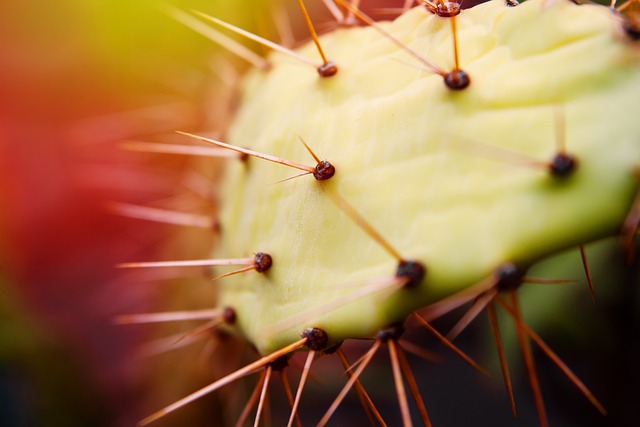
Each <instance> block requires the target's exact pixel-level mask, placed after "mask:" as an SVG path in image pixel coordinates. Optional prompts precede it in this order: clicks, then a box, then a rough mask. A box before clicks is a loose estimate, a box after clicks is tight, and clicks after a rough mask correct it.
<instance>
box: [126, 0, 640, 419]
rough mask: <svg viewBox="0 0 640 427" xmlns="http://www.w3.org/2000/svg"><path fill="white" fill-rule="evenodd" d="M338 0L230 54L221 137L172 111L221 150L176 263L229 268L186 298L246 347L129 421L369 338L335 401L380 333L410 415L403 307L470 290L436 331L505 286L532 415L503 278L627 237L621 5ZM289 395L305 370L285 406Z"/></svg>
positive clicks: (454, 298)
mask: <svg viewBox="0 0 640 427" xmlns="http://www.w3.org/2000/svg"><path fill="white" fill-rule="evenodd" d="M331 4H332V5H333V3H331ZM336 4H337V5H336V9H335V11H336V13H338V12H339V13H342V14H344V17H345V19H344V20H343V22H342V23H343V24H344V25H342V26H339V28H337V29H336V30H334V31H332V32H330V33H328V34H325V35H323V36H322V37H320V38H319V39H315V41H316V43H311V42H310V43H308V44H307V45H305V46H302V47H300V48H299V49H297V50H296V51H295V52H288V51H286V50H285V49H280V51H278V52H274V53H272V54H270V55H269V56H268V57H267V62H265V63H264V64H265V65H266V64H268V67H263V69H255V70H252V71H250V72H249V73H248V75H247V76H246V77H245V79H244V81H243V86H242V95H241V102H240V107H239V109H238V111H237V112H236V115H235V119H234V121H233V123H232V126H231V128H230V129H229V131H228V133H227V134H226V136H225V137H224V138H223V139H222V140H217V139H211V138H207V137H205V136H202V135H201V134H199V133H198V134H192V133H184V132H182V134H183V136H184V138H185V140H186V138H187V137H189V138H191V139H192V140H193V139H196V140H198V141H200V142H202V143H203V146H206V145H205V144H210V145H215V146H216V148H211V149H210V150H211V151H210V152H211V153H213V152H214V151H213V150H218V149H220V148H222V149H223V150H226V153H227V154H229V153H231V154H229V155H231V157H236V158H232V159H229V160H227V163H226V170H225V175H224V179H223V184H222V185H223V195H222V197H221V201H222V203H221V204H222V208H221V212H220V215H219V220H218V222H217V224H218V225H219V229H220V231H219V233H220V243H219V245H217V247H216V248H215V249H214V252H213V255H212V260H211V261H207V260H202V261H193V262H191V261H187V262H185V263H184V265H215V266H220V265H223V266H224V265H233V264H237V265H239V266H240V267H239V268H240V270H237V271H232V270H224V271H221V272H220V274H222V276H221V277H219V278H218V280H216V282H215V284H214V285H213V286H216V287H217V289H218V299H217V301H216V304H215V308H214V309H213V310H208V311H206V312H203V313H199V314H196V316H200V315H202V317H201V318H205V319H209V320H211V319H213V320H211V322H210V323H208V324H207V325H205V329H208V328H211V327H214V326H215V327H216V328H219V330H220V331H221V333H229V334H232V335H235V336H237V337H240V338H241V339H243V340H246V341H247V342H248V343H249V344H250V345H252V346H253V347H255V348H256V349H257V350H258V352H259V353H260V354H261V355H262V357H260V358H258V359H257V360H256V361H255V362H252V363H250V364H248V365H247V366H245V367H241V368H240V369H239V370H238V371H236V372H234V373H232V374H230V375H229V376H225V377H223V378H222V379H221V380H219V381H216V382H214V383H213V384H211V385H210V386H208V387H205V388H203V389H201V390H199V391H197V392H195V393H194V394H192V395H190V396H188V397H185V398H184V399H182V400H180V401H178V402H176V403H174V404H172V405H169V406H168V407H166V408H165V409H163V410H161V411H159V412H157V413H155V414H153V415H151V416H150V417H149V418H147V419H145V420H143V421H142V424H147V423H150V422H153V421H155V420H156V419H158V418H160V417H162V416H164V415H167V414H168V413H170V412H173V411H176V410H178V409H180V408H181V407H182V406H184V405H185V404H187V403H189V402H191V401H193V400H195V399H197V398H199V397H201V396H203V395H205V394H208V393H210V392H213V391H214V390H217V389H219V388H222V387H224V386H225V385H227V384H228V383H231V382H233V381H235V380H237V379H239V378H241V377H244V376H246V375H248V374H249V373H252V372H254V371H257V370H261V371H262V372H263V374H262V377H261V378H262V379H261V380H260V384H267V383H268V380H267V379H265V377H266V378H269V377H268V376H267V375H269V376H270V375H271V372H272V370H274V369H276V368H274V366H277V363H278V361H279V360H282V359H283V358H286V357H288V356H289V355H291V354H293V353H295V352H298V351H302V350H308V352H309V353H308V354H309V356H308V357H307V359H306V360H307V361H306V363H305V369H304V370H303V376H302V379H301V381H300V382H301V384H304V379H305V378H306V376H307V375H308V374H309V369H310V367H311V364H312V362H313V360H314V358H315V356H316V355H317V354H320V353H327V354H329V353H332V352H336V351H337V352H338V353H339V354H340V355H341V357H342V356H343V353H342V352H341V350H339V346H340V345H341V344H342V343H343V342H349V340H355V339H365V340H367V339H368V340H372V341H373V343H374V344H373V346H372V347H371V349H370V350H369V351H368V352H367V353H366V354H365V356H364V359H363V361H362V363H361V364H360V365H358V367H357V368H353V369H352V370H351V371H350V375H349V379H348V381H347V386H346V387H345V388H344V389H343V392H341V393H340V394H339V395H338V396H339V398H338V399H336V401H335V402H336V404H335V406H337V405H338V403H339V402H340V399H341V398H342V396H343V394H344V393H346V392H347V391H348V389H349V387H352V386H355V387H356V388H357V390H358V393H359V394H360V396H364V400H366V399H367V398H366V393H365V392H364V391H363V389H362V388H361V386H360V385H359V381H358V376H359V375H360V374H361V373H362V372H363V370H364V369H365V368H366V365H367V362H368V361H369V360H370V359H371V357H373V355H374V353H375V352H376V351H377V350H378V348H379V347H380V346H381V345H382V344H387V346H388V349H389V352H390V354H391V355H392V366H393V370H394V378H395V379H396V387H397V389H398V399H399V405H400V408H401V412H402V422H403V424H404V425H410V424H411V415H410V414H409V406H408V403H407V398H406V395H405V391H404V386H403V380H402V377H403V376H404V377H405V378H406V381H407V384H408V386H409V387H410V388H411V390H412V394H413V395H414V398H415V399H416V402H417V406H418V408H419V412H421V415H422V419H423V421H424V423H425V424H428V423H429V421H428V415H427V414H426V411H425V410H424V405H423V403H421V402H422V400H421V399H420V397H419V394H418V393H417V392H416V391H415V384H414V383H415V381H414V380H413V379H412V378H413V377H412V375H411V374H410V371H409V369H408V365H407V364H406V361H405V357H404V355H403V352H402V346H401V344H400V341H399V339H400V335H401V334H402V331H403V330H404V327H403V326H402V325H408V324H412V325H423V326H425V327H427V328H429V330H431V331H433V333H435V334H438V332H437V331H434V330H433V329H431V328H432V327H431V325H430V321H431V320H433V319H435V318H437V317H439V316H440V315H442V314H445V313H447V312H449V311H451V310H453V309H455V308H457V307H459V306H462V305H464V304H467V303H470V304H471V309H470V310H469V312H468V313H469V314H467V315H465V316H463V319H462V320H461V322H460V323H459V324H458V325H457V326H456V327H455V328H454V331H453V332H452V333H451V334H450V335H449V337H450V338H452V339H453V337H454V336H455V335H457V333H459V332H460V331H461V330H462V329H464V328H465V327H466V325H467V324H468V323H469V322H471V321H472V320H473V318H474V317H475V315H477V314H478V313H479V312H480V311H481V310H483V309H486V310H487V312H488V313H489V315H490V317H491V318H492V319H495V308H494V307H495V306H496V305H499V306H500V307H502V309H503V311H504V312H506V313H507V314H509V315H510V316H512V317H513V318H514V319H515V325H516V330H517V335H518V341H519V344H520V346H521V348H522V353H523V356H524V361H525V365H526V366H527V370H528V372H529V373H530V375H529V376H530V378H531V382H532V386H531V387H532V391H533V394H534V399H535V401H536V402H535V403H536V406H537V409H538V413H539V419H540V421H539V422H540V424H541V425H547V420H546V416H545V414H544V406H543V404H542V398H541V396H540V392H539V389H538V386H537V380H536V379H535V367H534V366H533V362H532V359H531V354H530V345H531V344H530V342H533V343H535V344H536V345H539V346H541V347H542V348H545V347H546V345H545V344H544V342H542V341H541V339H540V338H539V337H538V335H536V334H535V333H534V332H533V331H532V330H531V328H529V327H528V326H526V325H525V324H524V322H523V320H522V316H521V315H520V313H519V305H518V301H517V298H516V296H515V295H516V293H515V291H516V290H517V289H518V288H519V287H520V286H521V285H522V284H523V283H530V282H543V283H545V282H546V283H560V282H561V281H559V280H558V281H556V280H555V279H557V278H536V277H532V276H530V275H529V274H528V273H527V272H528V270H529V269H530V268H531V267H532V266H534V265H536V264H537V263H539V262H541V261H542V260H545V259H548V258H550V257H552V256H554V255H555V254H558V253H561V252H563V251H566V250H568V249H571V248H583V247H584V245H585V244H587V243H589V242H592V241H595V240H598V239H601V238H604V237H608V236H615V235H617V234H620V233H621V231H622V234H623V237H624V239H623V240H624V243H625V244H626V247H627V248H628V249H629V251H631V249H630V248H631V246H632V240H633V236H634V234H635V230H636V225H637V222H638V213H637V211H638V202H637V201H635V202H634V198H635V195H636V193H637V192H638V188H639V182H638V170H639V169H638V167H639V165H640V144H638V141H637V139H636V138H637V137H638V135H639V134H640V122H639V121H638V120H637V119H636V112H637V111H639V110H640V97H639V96H638V93H639V92H638V90H639V89H640V66H639V65H640V62H639V59H640V58H638V47H637V45H636V44H635V41H634V40H635V39H636V38H637V31H634V28H635V26H634V25H635V21H634V20H633V19H634V18H633V15H632V14H630V15H629V16H623V15H621V14H618V13H616V12H615V11H614V10H612V9H611V8H607V7H604V6H598V5H576V4H574V3H571V2H569V1H564V0H557V1H554V0H548V1H543V0H529V1H527V2H525V3H523V4H520V5H517V4H516V3H508V4H506V3H505V2H504V1H503V0H494V1H490V2H488V3H484V4H481V5H478V6H475V7H473V8H471V9H467V10H460V8H459V5H457V4H455V3H448V2H446V3H444V2H443V3H440V2H435V3H429V2H423V3H421V4H420V5H418V6H417V7H414V8H411V9H408V10H406V11H404V12H403V13H402V14H401V15H400V16H399V17H398V18H396V19H395V20H393V21H391V22H380V23H375V22H373V21H372V20H371V19H370V18H368V17H367V15H365V14H363V13H362V12H360V11H359V10H358V9H357V8H356V7H355V6H353V5H351V4H350V3H346V2H344V1H337V2H336ZM632 6H633V5H632ZM630 9H632V8H630ZM174 14H175V16H176V17H178V18H179V19H180V20H183V21H187V22H193V21H192V20H193V19H195V18H194V17H193V16H191V15H188V17H186V16H187V15H184V14H182V12H180V13H177V12H175V13H174ZM195 16H197V17H198V19H202V21H203V22H207V23H209V24H210V25H212V26H214V27H216V26H220V25H223V26H227V27H228V25H226V24H224V23H221V22H220V21H218V20H217V19H215V18H212V17H209V16H208V15H204V14H196V15H195ZM349 19H350V20H351V21H356V20H359V21H361V22H364V23H365V25H347V23H348V22H349ZM319 47H320V59H319V60H318V59H317V58H318V56H319V55H318V51H317V50H318V48H319ZM309 64H311V65H312V66H309ZM267 68H268V69H267ZM189 153H191V154H202V151H200V152H197V150H196V149H195V148H190V149H187V154H189ZM582 253H583V254H584V250H583V251H582ZM198 262H199V263H200V264H198ZM161 265H162V263H160V264H158V263H134V264H128V265H126V266H127V267H153V266H156V267H157V266H161ZM164 265H172V266H178V265H180V263H179V262H168V263H166V264H164ZM585 265H586V264H585ZM223 273H224V274H223ZM438 335H439V334H438ZM443 339H444V338H443ZM446 342H447V344H448V345H450V346H453V344H451V343H450V342H449V341H446ZM454 348H455V347H454ZM547 350H548V351H547ZM547 350H545V352H547V354H552V353H551V350H550V349H547ZM458 351H459V350H458ZM462 355H463V357H465V358H466V356H465V355H464V354H462ZM471 363H474V362H471ZM557 363H558V364H559V365H561V366H564V364H563V362H561V361H559V360H558V361H557ZM474 364H475V363H474ZM503 371H504V373H505V378H506V379H507V384H508V383H509V381H508V375H507V370H506V367H505V366H504V365H503ZM267 372H268V374H267ZM565 372H567V371H565ZM568 375H569V377H570V378H571V379H572V381H573V382H574V383H576V384H577V385H578V387H579V388H580V389H581V391H582V392H583V393H584V394H585V395H586V397H587V398H588V399H589V400H591V401H592V403H593V404H594V405H595V406H596V408H597V409H599V410H600V411H601V412H604V408H602V405H601V404H600V403H599V402H598V401H597V400H596V398H595V397H594V396H593V395H592V394H591V393H590V392H589V391H588V390H586V388H584V386H583V385H582V383H581V382H579V380H578V379H577V378H576V377H575V376H574V375H573V374H572V373H571V372H570V371H569V372H568ZM265 387H266V386H265ZM258 388H259V387H257V388H256V390H258ZM336 394H338V393H336ZM301 395H302V387H300V388H299V390H298V392H297V393H296V397H295V401H294V402H292V404H293V405H294V409H293V410H292V412H291V414H292V415H291V417H290V419H289V425H291V423H292V422H293V421H294V419H295V417H294V414H295V407H297V406H298V405H299V403H300V399H301ZM256 396H257V395H256ZM256 399H257V398H256ZM260 402H261V404H262V399H261V401H260ZM365 406H366V405H365ZM334 409H335V407H334V406H332V407H331V409H330V410H329V411H328V412H327V413H326V414H325V416H324V417H323V418H322V421H321V422H320V424H322V425H324V423H326V422H328V420H329V419H330V417H331V415H332V411H333V410H334ZM369 410H370V411H373V412H375V411H374V410H373V408H371V409H369ZM278 423H281V422H280V421H278ZM282 423H284V421H282Z"/></svg>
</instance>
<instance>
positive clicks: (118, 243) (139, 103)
mask: <svg viewBox="0 0 640 427" xmlns="http://www.w3.org/2000/svg"><path fill="white" fill-rule="evenodd" d="M205 3H206V2H202V1H201V2H197V1H191V2H189V1H188V2H180V6H181V7H186V8H190V7H203V8H204V6H203V5H204V4H205ZM160 4H161V2H158V1H151V0H145V1H135V2H130V1H121V0H108V1H91V2H87V1H81V0H78V1H74V0H63V1H56V2H32V1H24V2H18V1H7V2H2V3H0V292H1V295H2V297H0V298H2V300H1V301H0V322H1V326H0V342H1V343H2V344H0V347H1V349H0V425H3V426H8V427H13V426H48V425H51V426H58V425H60V426H61V425H65V426H72V425H82V426H86V425H105V426H107V425H108V426H117V425H123V426H125V425H126V426H130V425H133V424H134V423H135V421H137V420H138V419H139V418H140V417H141V416H142V413H144V412H145V411H146V410H147V409H146V408H145V410H142V409H140V408H139V406H140V405H139V402H140V400H141V399H142V398H144V395H145V393H144V391H143V390H141V387H143V378H142V374H139V373H138V372H137V371H134V370H133V368H132V366H133V363H134V362H133V358H132V351H133V350H134V349H135V346H136V345H137V343H139V342H140V340H141V338H142V336H141V334H142V335H143V334H146V333H147V330H145V329H141V328H140V329H134V330H133V331H131V330H127V329H126V328H121V327H120V328H118V327H114V325H113V322H112V318H113V316H114V315H116V314H118V313H122V312H139V311H145V310H147V311H148V310H150V309H152V308H153V307H155V306H156V303H157V301H158V300H159V299H161V298H163V293H164V292H163V290H162V289H159V288H157V287H151V286H148V285H147V286H144V285H143V286H134V285H133V284H132V282H133V281H131V280H125V279H123V278H122V274H121V272H118V271H116V269H115V268H114V265H115V264H116V263H117V262H122V261H123V260H130V259H153V257H154V256H155V257H158V256H159V252H158V251H160V250H162V247H163V243H164V241H165V240H166V238H167V236H168V235H170V234H171V233H173V230H172V229H170V228H168V227H165V228H158V226H157V225H153V224H147V223H144V222H143V221H135V220H132V219H128V218H123V217H119V216H117V215H113V213H112V212H110V211H109V210H108V208H107V207H108V204H109V203H110V202H113V201H121V202H130V203H140V204H144V203H149V202H153V201H154V200H156V199H162V198H165V197H168V196H170V195H171V194H174V193H175V192H176V191H177V190H178V187H179V184H178V183H177V182H176V176H174V174H178V175H179V174H180V173H181V171H183V170H184V169H185V168H186V165H187V162H186V160H185V159H181V158H172V157H166V156H165V157H162V158H160V157H158V158H149V157H148V156H146V157H145V156H142V155H140V154H139V153H128V152H124V151H123V150H121V149H120V147H119V141H121V140H127V139H147V138H157V137H158V135H164V134H167V133H171V132H172V131H173V130H175V129H198V128H200V127H201V126H202V123H203V115H202V113H201V110H202V104H203V102H204V100H205V95H206V93H205V91H204V90H203V88H206V87H207V80H208V76H207V63H206V60H207V57H208V54H209V53H210V51H211V46H210V44H209V43H207V41H206V40H205V39H203V38H202V37H200V36H198V35H196V34H194V33H193V32H191V31H190V30H188V29H186V28H185V27H184V26H182V25H180V24H178V23H177V22H176V21H175V20H173V19H171V18H169V17H168V16H167V15H166V14H164V13H162V12H161V10H160V9H159V5H160ZM209 7H210V6H209ZM200 249H201V248H200Z"/></svg>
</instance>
